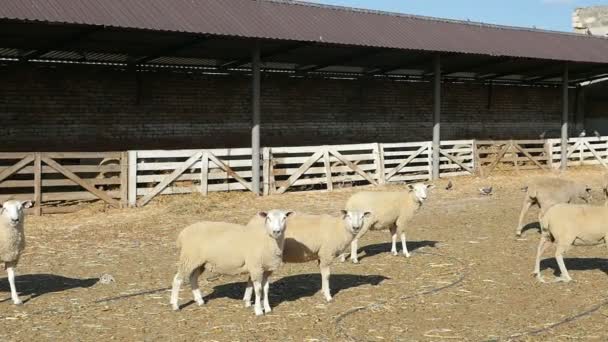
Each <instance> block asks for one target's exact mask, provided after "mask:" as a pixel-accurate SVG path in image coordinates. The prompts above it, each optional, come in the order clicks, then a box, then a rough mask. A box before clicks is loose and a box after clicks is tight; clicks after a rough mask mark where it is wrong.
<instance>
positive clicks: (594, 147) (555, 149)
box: [547, 137, 608, 168]
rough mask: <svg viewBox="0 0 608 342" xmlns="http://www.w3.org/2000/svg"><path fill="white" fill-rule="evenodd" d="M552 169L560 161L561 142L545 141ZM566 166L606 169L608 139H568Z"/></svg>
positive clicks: (557, 165) (607, 165) (555, 140)
mask: <svg viewBox="0 0 608 342" xmlns="http://www.w3.org/2000/svg"><path fill="white" fill-rule="evenodd" d="M547 144H549V146H550V149H551V154H552V155H551V159H552V161H553V167H555V168H557V167H559V165H560V160H561V153H562V150H561V140H560V139H549V140H547ZM567 156H568V166H583V165H602V166H603V167H605V168H608V137H579V138H570V139H568V154H567Z"/></svg>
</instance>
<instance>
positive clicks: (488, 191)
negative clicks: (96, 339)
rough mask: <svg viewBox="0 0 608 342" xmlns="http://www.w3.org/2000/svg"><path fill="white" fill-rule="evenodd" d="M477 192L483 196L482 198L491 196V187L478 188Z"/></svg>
mask: <svg viewBox="0 0 608 342" xmlns="http://www.w3.org/2000/svg"><path fill="white" fill-rule="evenodd" d="M479 192H480V193H481V194H482V195H484V196H488V195H491V194H492V187H491V186H488V187H485V188H480V189H479Z"/></svg>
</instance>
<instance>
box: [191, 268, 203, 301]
mask: <svg viewBox="0 0 608 342" xmlns="http://www.w3.org/2000/svg"><path fill="white" fill-rule="evenodd" d="M200 275H201V269H200V267H198V268H196V269H195V270H194V271H193V272H192V273H190V288H191V289H192V296H193V297H194V301H195V302H196V304H198V306H201V305H204V304H205V300H204V299H203V294H202V293H201V289H200V288H199V287H198V277H200Z"/></svg>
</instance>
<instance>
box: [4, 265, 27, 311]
mask: <svg viewBox="0 0 608 342" xmlns="http://www.w3.org/2000/svg"><path fill="white" fill-rule="evenodd" d="M6 273H7V274H8V283H9V285H10V288H11V298H12V300H13V304H15V305H21V304H23V302H22V301H21V299H19V295H18V294H17V287H16V286H15V266H14V264H12V263H6Z"/></svg>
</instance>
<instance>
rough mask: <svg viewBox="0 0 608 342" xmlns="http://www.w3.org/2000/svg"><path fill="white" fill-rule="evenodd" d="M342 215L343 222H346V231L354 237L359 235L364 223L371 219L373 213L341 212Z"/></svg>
mask: <svg viewBox="0 0 608 342" xmlns="http://www.w3.org/2000/svg"><path fill="white" fill-rule="evenodd" d="M340 212H341V213H342V220H344V225H345V226H346V229H347V230H348V231H349V232H350V233H351V234H353V235H357V233H359V231H360V230H361V228H363V223H364V221H365V218H367V217H369V216H370V215H371V214H372V213H371V212H369V211H365V212H363V211H358V210H350V211H347V210H340Z"/></svg>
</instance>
